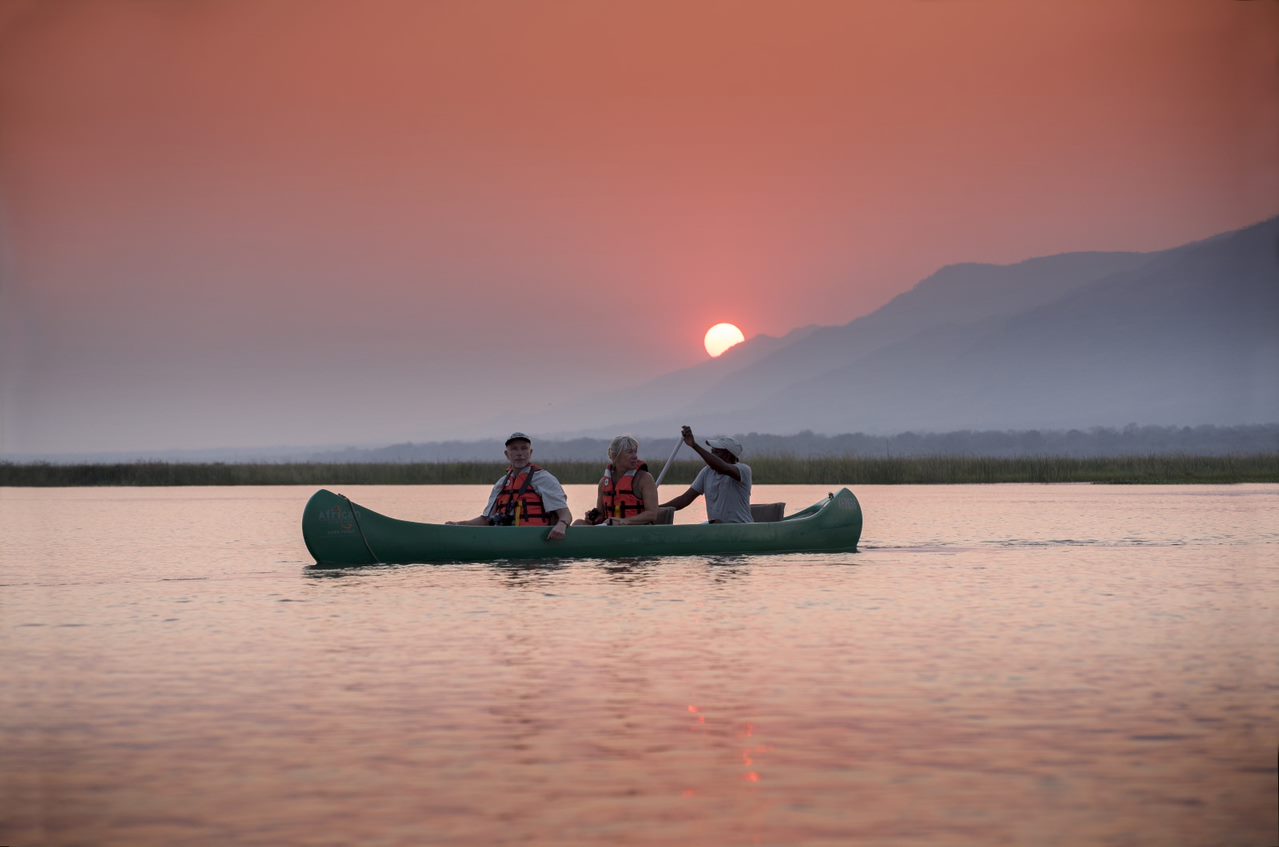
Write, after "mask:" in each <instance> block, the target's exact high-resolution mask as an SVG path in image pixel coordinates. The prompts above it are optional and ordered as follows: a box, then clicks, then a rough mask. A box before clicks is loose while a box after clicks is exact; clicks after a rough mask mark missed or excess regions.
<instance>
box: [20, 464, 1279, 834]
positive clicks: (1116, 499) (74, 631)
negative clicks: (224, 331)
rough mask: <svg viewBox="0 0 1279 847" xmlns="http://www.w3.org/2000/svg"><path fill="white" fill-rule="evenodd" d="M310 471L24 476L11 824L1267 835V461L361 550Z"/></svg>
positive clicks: (1273, 822) (429, 493) (1273, 508)
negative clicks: (520, 540)
mask: <svg viewBox="0 0 1279 847" xmlns="http://www.w3.org/2000/svg"><path fill="white" fill-rule="evenodd" d="M344 492H345V493H347V494H348V495H350V496H351V497H352V498H353V499H355V500H356V501H357V502H361V503H364V504H366V505H368V506H370V507H372V508H374V509H377V510H378V511H382V512H385V513H388V514H392V515H396V516H400V517H416V518H418V519H422V520H436V521H438V520H443V519H445V518H449V517H467V516H470V515H472V514H474V513H475V512H477V511H478V510H479V508H480V507H481V505H482V503H483V498H484V493H485V492H484V488H481V487H471V486H466V487H462V486H459V487H450V488H431V487H351V488H347V489H344ZM824 492H825V489H821V488H815V487H806V486H774V487H768V486H757V487H756V498H755V499H756V500H757V502H763V501H766V500H773V499H780V500H786V501H788V502H789V503H791V504H792V505H793V506H795V507H798V506H801V505H805V504H807V503H809V502H812V501H814V500H816V499H818V497H820V496H821V495H822V494H823V493H824ZM310 493H311V492H310V490H309V489H300V488H195V489H192V488H185V489H183V488H179V489H56V490H32V489H26V490H20V489H0V531H2V532H3V537H4V544H3V547H0V563H2V564H3V573H2V576H0V662H2V664H0V667H2V668H3V685H2V687H0V844H5V845H13V847H28V845H72V844H74V845H95V847H100V845H153V844H164V845H204V844H219V845H228V844H233V845H259V844H260V845H281V844H285V845H293V844H300V845H311V844H314V845H328V844H331V845H352V844H359V845H418V844H444V845H501V844H512V845H514V844H520V845H524V844H546V845H610V847H625V846H626V845H713V846H717V845H756V844H761V845H817V844H822V845H827V844H829V845H847V844H865V845H920V844H927V845H1005V844H1007V845H1023V844H1027V845H1029V844H1034V845H1054V844H1060V845H1077V844H1114V845H1145V844H1150V845H1156V844H1157V845H1169V844H1188V845H1208V844H1239V845H1268V844H1273V843H1275V840H1276V837H1277V836H1276V829H1277V828H1279V820H1277V814H1279V813H1277V812H1276V805H1275V798H1276V791H1277V790H1279V786H1277V783H1276V769H1275V761H1276V742H1277V741H1279V709H1277V705H1279V626H1277V625H1276V623H1277V621H1279V615H1277V614H1276V613H1277V612H1279V486H1239V487H1215V486H1213V487H1175V488H1173V487H1168V488H1163V487H1158V488H1149V487H1099V486H1082V485H1080V486H1029V485H1026V486H1022V485H1006V486H966V487H959V486H956V487H882V488H874V487H870V488H863V489H860V490H858V491H857V492H856V493H857V494H858V496H859V498H860V499H861V501H862V505H863V508H864V510H865V513H866V531H865V534H864V536H863V549H862V552H861V553H858V554H856V555H821V556H804V555H795V556H781V557H760V558H733V559H714V558H711V559H708V558H701V557H698V558H684V559H668V560H662V561H629V562H615V561H614V562H610V561H577V562H571V563H563V564H546V565H544V566H529V565H521V566H508V565H485V564H472V565H443V566H441V565H426V566H398V567H380V568H365V569H350V570H339V571H317V570H315V569H313V568H310V567H308V565H309V564H310V560H309V558H308V557H307V554H306V550H305V548H304V546H303V544H302V538H301V533H300V530H299V522H300V517H301V510H302V504H303V503H304V502H305V500H306V498H307V497H308V496H309V494H310ZM570 494H571V496H572V499H573V507H574V509H575V511H577V512H578V513H580V512H581V511H582V509H583V508H585V507H586V505H587V504H588V501H589V500H590V499H591V491H590V488H589V487H585V486H577V487H573V488H572V489H571V491H570ZM697 511H699V507H694V508H693V509H690V510H687V512H686V513H682V514H681V518H682V519H694V518H700V517H701V515H695V514H688V513H689V512H697Z"/></svg>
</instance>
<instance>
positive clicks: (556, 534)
mask: <svg viewBox="0 0 1279 847" xmlns="http://www.w3.org/2000/svg"><path fill="white" fill-rule="evenodd" d="M566 532H568V521H566V520H564V519H563V518H560V519H559V521H558V522H557V523H556V524H555V526H553V527H551V534H550V535H548V536H546V540H547V541H562V540H564V534H565V533H566Z"/></svg>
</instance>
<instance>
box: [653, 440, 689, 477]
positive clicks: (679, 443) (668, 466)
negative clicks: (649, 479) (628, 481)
mask: <svg viewBox="0 0 1279 847" xmlns="http://www.w3.org/2000/svg"><path fill="white" fill-rule="evenodd" d="M683 446H684V439H683V438H682V437H681V438H680V439H679V440H678V441H676V442H675V449H674V450H672V451H671V455H670V458H668V459H667V460H666V464H665V465H663V466H662V472H661V473H659V474H658V475H657V479H655V480H653V484H654V485H661V484H662V480H663V479H665V478H666V472H667V471H669V470H670V469H671V462H673V461H675V454H676V453H678V452H679V448H681V447H683Z"/></svg>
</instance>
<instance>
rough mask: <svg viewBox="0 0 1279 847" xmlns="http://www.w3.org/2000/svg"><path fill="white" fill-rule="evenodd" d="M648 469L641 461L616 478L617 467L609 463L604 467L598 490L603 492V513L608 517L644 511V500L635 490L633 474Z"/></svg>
mask: <svg viewBox="0 0 1279 847" xmlns="http://www.w3.org/2000/svg"><path fill="white" fill-rule="evenodd" d="M646 470H648V465H646V464H644V463H643V462H641V463H640V466H639V467H638V468H636V469H635V470H633V471H627V472H626V473H624V474H622V478H621V479H620V480H618V479H617V478H616V474H617V469H616V468H614V467H613V466H612V465H609V466H608V467H606V468H605V469H604V478H603V479H601V480H600V491H601V493H602V494H603V497H602V502H603V503H604V514H605V515H606V516H607V517H610V518H629V517H631V516H632V515H638V514H639V513H640V512H642V511H644V501H643V499H641V498H640V496H639V493H638V492H636V490H635V475H636V474H638V473H639V472H640V471H646Z"/></svg>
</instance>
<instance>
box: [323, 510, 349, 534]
mask: <svg viewBox="0 0 1279 847" xmlns="http://www.w3.org/2000/svg"><path fill="white" fill-rule="evenodd" d="M319 518H320V520H321V521H323V522H324V523H326V524H329V525H330V526H334V527H335V528H336V529H338V530H339V531H341V532H352V531H354V530H355V514H354V513H353V512H352V511H351V510H350V509H343V508H342V507H341V506H332V507H330V508H328V509H325V510H324V511H322V512H320V514H319Z"/></svg>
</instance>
